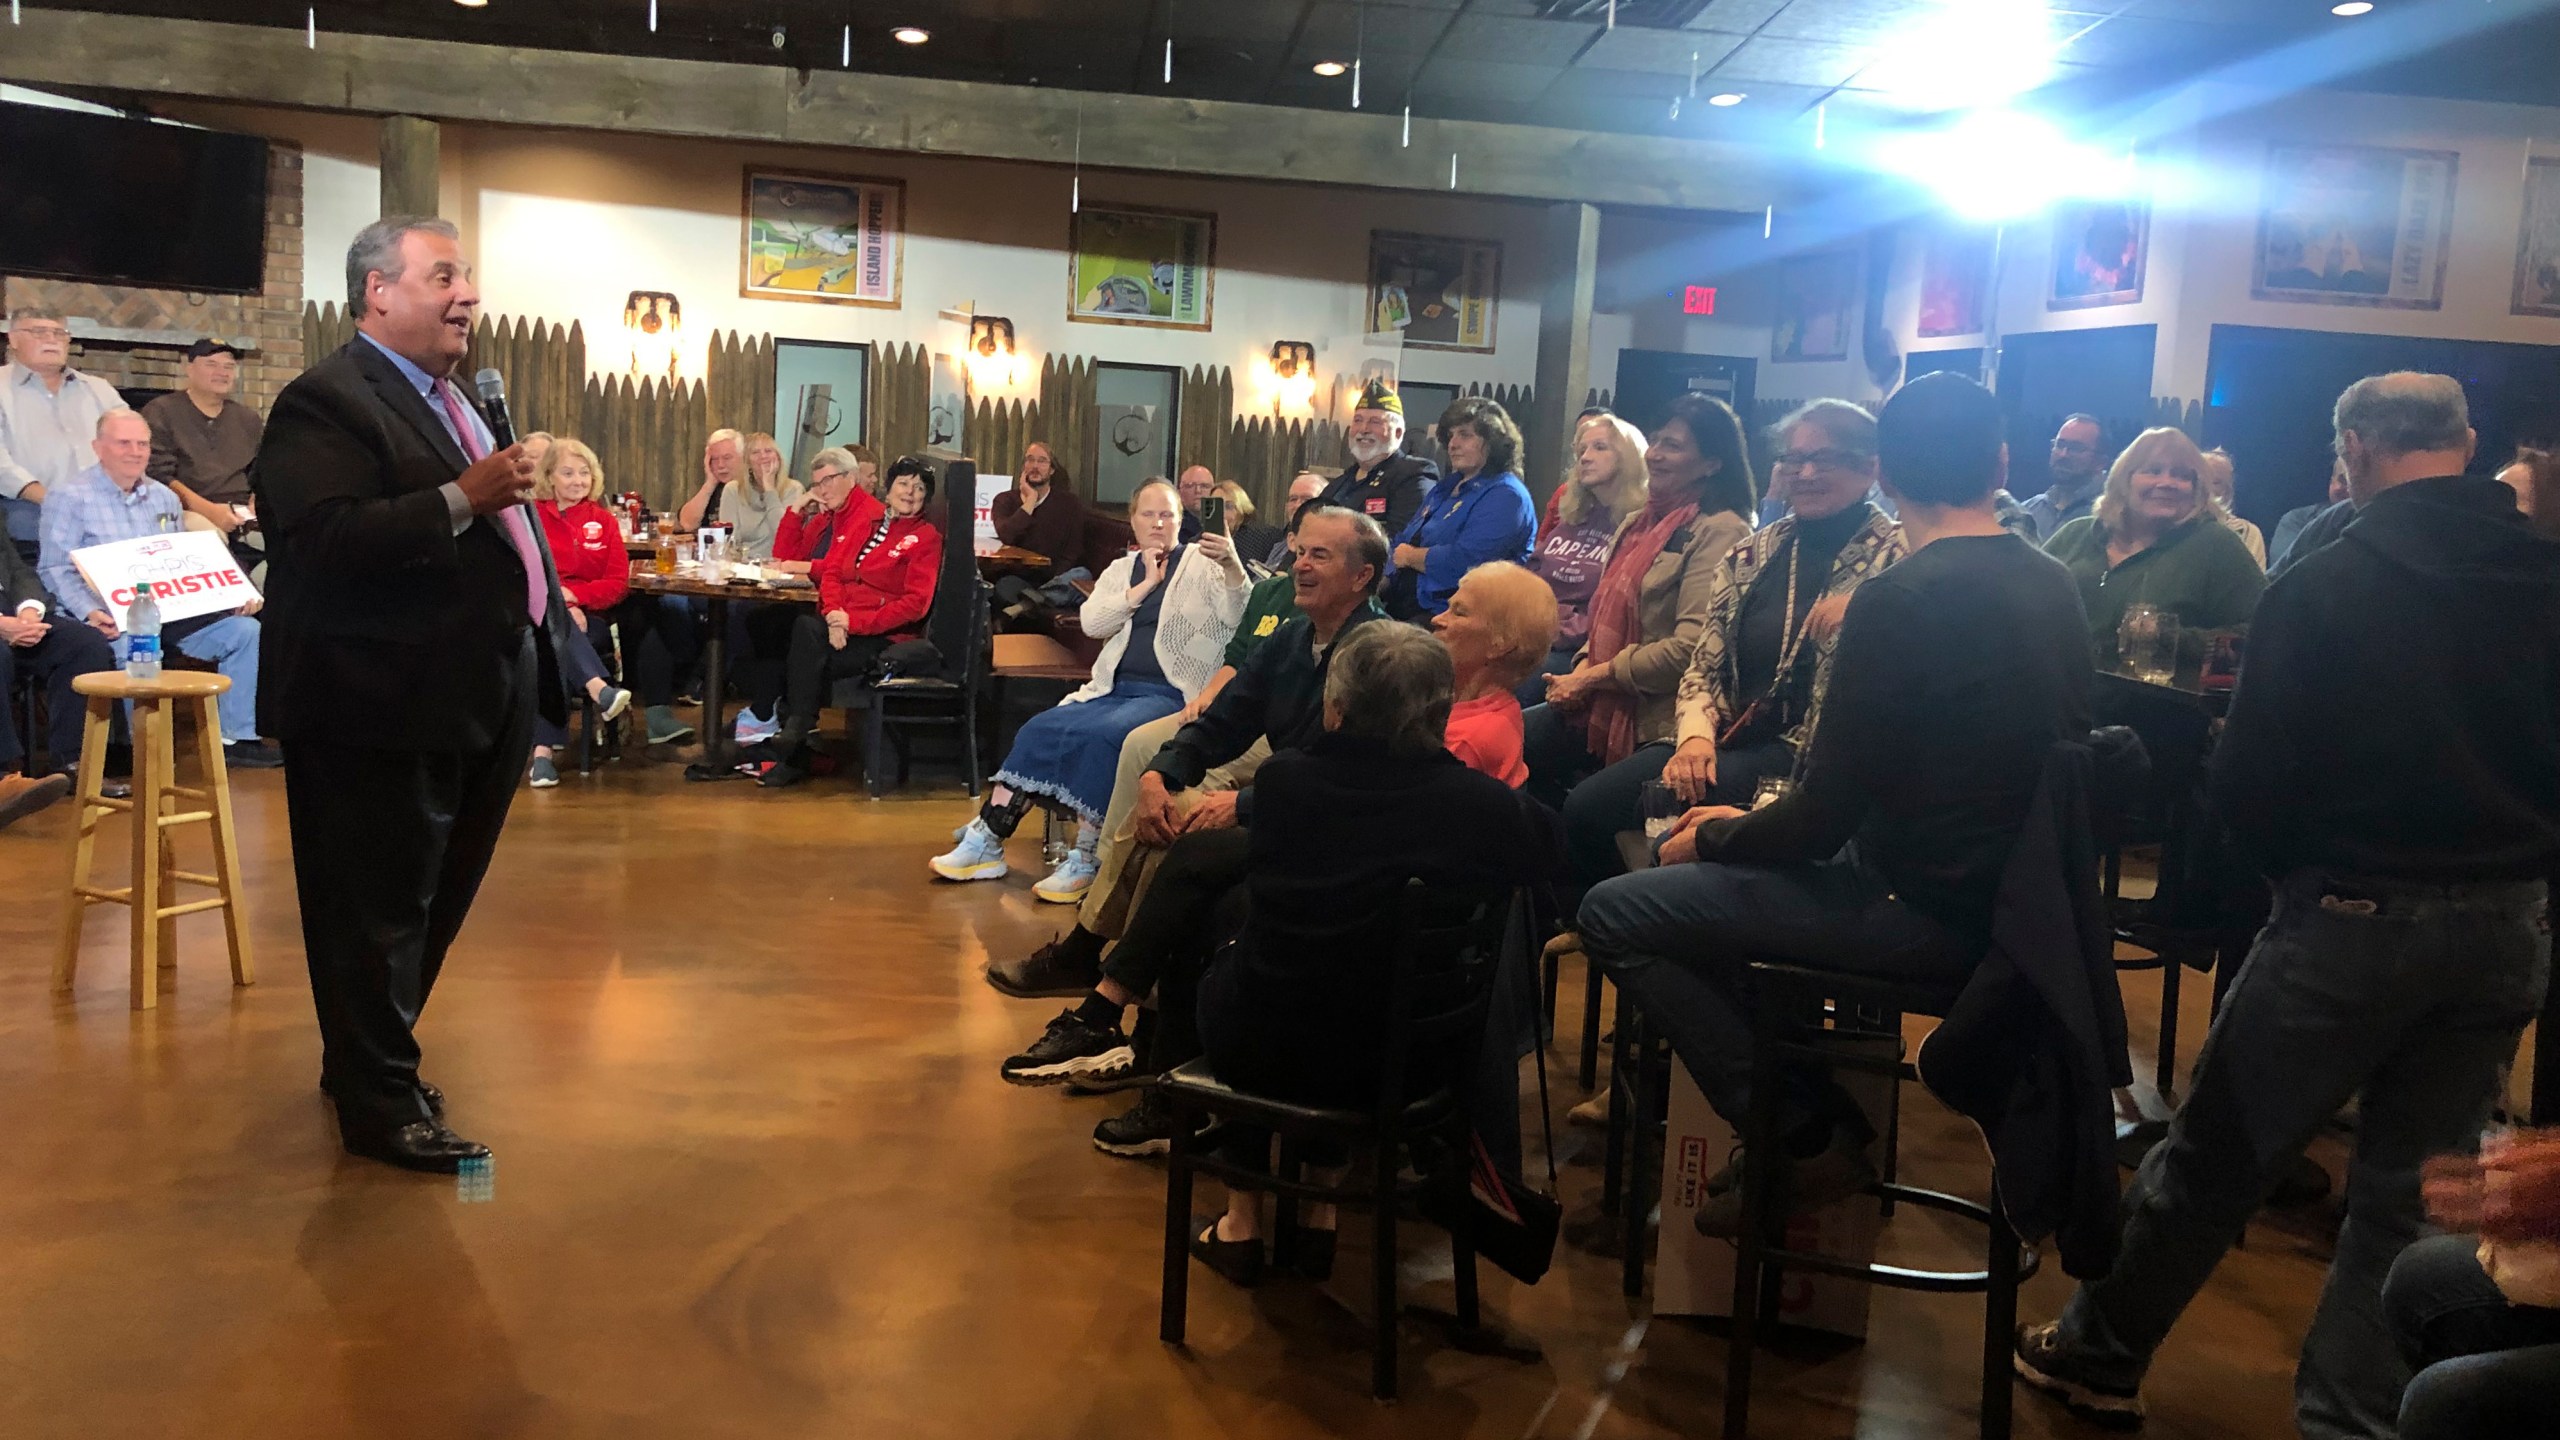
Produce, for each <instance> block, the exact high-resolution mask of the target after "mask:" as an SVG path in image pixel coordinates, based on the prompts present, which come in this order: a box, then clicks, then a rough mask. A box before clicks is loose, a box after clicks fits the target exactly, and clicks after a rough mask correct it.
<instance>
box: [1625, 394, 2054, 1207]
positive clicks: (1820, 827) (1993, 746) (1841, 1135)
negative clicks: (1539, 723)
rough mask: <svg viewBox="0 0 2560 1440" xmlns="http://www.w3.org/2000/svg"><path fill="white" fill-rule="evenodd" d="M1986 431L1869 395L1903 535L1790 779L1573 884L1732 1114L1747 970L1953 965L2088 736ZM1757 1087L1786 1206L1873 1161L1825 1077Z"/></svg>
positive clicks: (1863, 1170) (1912, 972)
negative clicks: (1638, 858) (1763, 1091)
mask: <svg viewBox="0 0 2560 1440" xmlns="http://www.w3.org/2000/svg"><path fill="white" fill-rule="evenodd" d="M2003 429H2004V420H2003V416H2002V414H2001V410H2000V405H1999V402H1998V401H1997V400H1995V399H1993V398H1992V396H1991V393H1990V392H1989V391H1987V390H1985V389H1983V388H1982V387H1981V386H1980V385H1977V384H1975V383H1974V382H1973V381H1971V380H1967V379H1964V378H1962V377H1960V376H1956V375H1951V374H1945V373H1940V374H1934V375H1925V376H1922V377H1921V378H1920V379H1918V380H1914V381H1912V382H1911V383H1910V384H1908V385H1905V386H1903V387H1902V389H1901V390H1899V391H1898V392H1896V393H1895V395H1894V396H1893V398H1892V399H1891V400H1890V401H1888V402H1886V404H1885V407H1884V413H1883V415H1882V416H1881V418H1880V419H1879V420H1878V422H1877V434H1876V439H1877V459H1878V465H1879V471H1880V474H1881V477H1882V480H1883V483H1884V486H1885V488H1886V490H1887V491H1888V492H1889V493H1891V494H1892V495H1893V497H1894V501H1895V503H1896V505H1897V507H1898V508H1899V510H1900V511H1901V515H1902V528H1903V532H1904V535H1905V536H1906V537H1907V541H1908V543H1909V545H1910V547H1911V551H1910V555H1909V557H1908V558H1906V559H1904V560H1902V561H1900V562H1898V563H1897V564H1895V565H1894V566H1893V568H1891V569H1890V570H1887V571H1885V572H1884V573H1883V574H1881V575H1878V576H1876V577H1874V578H1873V579H1870V580H1868V581H1867V582H1866V583H1865V584H1863V585H1861V586H1859V587H1858V589H1857V592H1856V593H1855V594H1854V595H1853V596H1852V597H1851V598H1850V601H1849V606H1848V613H1847V615H1846V616H1845V618H1844V619H1843V620H1842V621H1841V625H1840V638H1839V649H1838V653H1837V655H1836V657H1835V658H1834V660H1833V663H1832V674H1831V679H1830V683H1829V686H1828V694H1827V696H1826V698H1825V699H1824V702H1823V707H1822V713H1821V716H1820V719H1819V722H1818V723H1817V724H1816V726H1815V727H1814V730H1813V733H1812V737H1811V741H1810V744H1809V746H1808V749H1807V752H1806V755H1805V757H1804V764H1803V767H1802V768H1803V779H1802V781H1801V782H1800V783H1799V784H1798V785H1797V786H1796V787H1795V788H1794V789H1793V790H1792V791H1790V792H1788V793H1787V794H1786V795H1784V796H1782V797H1780V798H1779V799H1777V800H1775V801H1773V802H1771V803H1770V804H1768V805H1765V806H1762V807H1761V808H1759V809H1757V810H1751V811H1747V812H1746V811H1743V810H1740V809H1737V808H1735V807H1733V806H1730V805H1717V806H1701V807H1698V808H1696V809H1693V810H1690V811H1689V812H1688V813H1687V814H1685V815H1683V816H1682V817H1681V818H1680V820H1679V821H1678V822H1677V824H1676V825H1675V826H1674V827H1673V828H1672V829H1671V830H1670V831H1669V832H1668V833H1667V834H1666V835H1665V836H1664V838H1663V840H1662V844H1661V851H1660V859H1661V864H1660V867H1659V868H1657V869H1653V870H1647V871H1642V872H1639V873H1636V874H1632V875H1622V876H1619V877H1617V878H1616V879H1612V880H1608V881H1605V882H1603V883H1602V884H1601V885H1599V886H1598V887H1597V888H1595V889H1593V890H1592V891H1591V893H1590V895H1589V896H1588V897H1587V898H1585V899H1584V901H1583V903H1582V912H1581V932H1582V943H1583V948H1584V950H1585V951H1586V952H1587V953H1588V954H1589V955H1590V957H1591V958H1592V960H1594V961H1596V962H1597V963H1599V964H1600V965H1602V966H1604V967H1605V968H1606V969H1607V970H1608V972H1609V973H1610V975H1611V976H1612V978H1614V979H1615V980H1616V981H1617V982H1618V984H1619V985H1620V986H1621V987H1623V988H1624V990H1625V992H1626V993H1627V994H1628V995H1629V996H1630V997H1632V998H1633V999H1634V1000H1635V1001H1637V1002H1638V1003H1640V1004H1642V1005H1643V1006H1644V1007H1645V1011H1646V1013H1647V1015H1648V1016H1650V1017H1651V1018H1652V1020H1653V1021H1654V1022H1655V1023H1656V1024H1657V1025H1658V1026H1659V1027H1660V1028H1661V1030H1662V1031H1663V1033H1665V1034H1667V1035H1668V1036H1669V1038H1670V1040H1671V1044H1672V1048H1673V1050H1674V1051H1675V1052H1676V1053H1677V1054H1678V1055H1679V1057H1680V1060H1681V1062H1682V1063H1683V1064H1684V1065H1686V1066H1687V1067H1688V1069H1689V1073H1690V1075H1691V1076H1692V1077H1693V1078H1694V1079H1695V1080H1696V1081H1697V1083H1698V1088H1699V1089H1700V1090H1701V1091H1702V1092H1704V1094H1705V1096H1706V1099H1707V1103H1708V1104H1710V1105H1712V1106H1713V1107H1714V1108H1715V1110H1716V1113H1717V1114H1719V1115H1722V1116H1723V1117H1725V1119H1726V1120H1727V1121H1729V1122H1731V1123H1732V1124H1733V1125H1734V1126H1735V1127H1736V1128H1737V1129H1739V1128H1740V1127H1741V1126H1742V1125H1743V1123H1744V1121H1745V1119H1746V1117H1747V1116H1748V1115H1749V1113H1750V1111H1749V1106H1750V1103H1751V1098H1752V1097H1751V1095H1750V1082H1751V1057H1752V1050H1753V1032H1752V1020H1751V1013H1750V1004H1751V1002H1750V989H1749V987H1748V985H1747V984H1746V983H1745V967H1746V966H1747V965H1748V964H1749V963H1750V962H1751V961H1752V960H1754V959H1760V958H1772V959H1780V960H1786V961H1790V962H1794V963H1797V964H1803V965H1811V966H1819V967H1823V968H1827V969H1835V970H1839V971H1842V972H1844V973H1850V974H1858V975H1872V976H1881V977H1890V978H1895V979H1903V980H1910V981H1921V982H1931V983H1944V984H1948V985H1956V984H1960V983H1962V982H1963V980H1964V979H1965V978H1966V977H1967V976H1968V975H1969V974H1970V973H1971V972H1972V970H1973V968H1974V966H1975V965H1976V964H1978V963H1979V962H1980V961H1981V958H1982V955H1983V952H1984V949H1985V947H1986V946H1987V945H1988V943H1989V940H1990V931H1991V917H1992V910H1993V900H1994V896H1995V895H1996V894H1997V892H1998V889H1999V885H2000V878H2001V872H2002V871H2003V870H2004V869H2005V868H2006V866H2007V864H2008V858H2009V851H2010V849H2011V848H2012V846H2013V844H2014V843H2015V841H2016V839H2017V836H2018V834H2019V832H2020V831H2021V830H2022V829H2023V828H2024V826H2025V823H2026V820H2027V815H2028V810H2029V807H2030V805H2031V804H2032V802H2033V800H2034V797H2035V793H2036V790H2037V787H2038V785H2039V783H2040V782H2041V779H2042V776H2043V771H2044V768H2045V760H2046V756H2047V753H2048V752H2049V751H2050V750H2051V749H2052V747H2053V745H2054V744H2055V743H2056V742H2058V741H2061V740H2064V739H2075V738H2078V737H2080V736H2083V735H2086V734H2087V733H2088V729H2089V691H2090V687H2091V684H2092V678H2091V674H2090V664H2089V648H2088V643H2087V627H2086V626H2085V625H2084V624H2083V623H2082V622H2081V619H2080V613H2079V605H2078V604H2077V602H2076V597H2075V596H2074V595H2073V593H2072V583H2071V577H2070V576H2069V575H2068V574H2067V573H2066V572H2064V571H2063V569H2062V568H2061V567H2060V566H2059V565H2057V564H2055V563H2054V562H2053V560H2052V559H2051V558H2050V557H2048V556H2045V555H2043V554H2040V553H2039V552H2038V551H2037V550H2036V548H2035V547H2034V546H2032V545H2030V544H2028V543H2027V542H2026V541H2024V540H2022V539H2020V538H2018V537H2017V536H2016V535H2014V534H2011V533H2009V532H2008V531H2007V530H2004V529H2003V528H2002V527H2001V525H2000V522H1999V517H1998V514H1997V511H1996V509H1995V507H1994V506H1993V503H1992V498H1991V497H1992V492H1993V491H1995V490H1997V489H1998V488H1999V487H2000V481H2001V476H2002V473H2003V471H2004V470H2005V469H2006V466H2007V454H2008V452H2007V449H2006V447H2005V446H2003V445H2002V443H2001V438H2000V437H2001V434H2002V431H2003ZM1792 443H1793V442H1790V444H1791V448H1792ZM1798 483H1799V485H1801V483H1802V480H1801V476H1799V482H1798ZM1797 503H1798V504H1799V505H1801V504H1803V503H1804V502H1803V498H1802V495H1801V492H1799V495H1798V500H1797ZM1852 842H1854V844H1853V843H1852ZM1774 1098H1775V1099H1776V1106H1775V1108H1776V1110H1777V1115H1778V1133H1779V1135H1780V1136H1781V1149H1780V1153H1778V1154H1775V1155H1767V1154H1762V1153H1759V1152H1757V1151H1753V1152H1748V1153H1745V1154H1744V1155H1743V1156H1742V1157H1741V1160H1740V1165H1742V1166H1760V1165H1767V1166H1769V1167H1770V1169H1769V1171H1768V1179H1769V1181H1770V1183H1771V1185H1772V1186H1773V1187H1774V1194H1775V1197H1776V1200H1775V1203H1776V1204H1777V1205H1778V1206H1779V1208H1780V1210H1781V1211H1782V1212H1791V1211H1794V1210H1800V1209H1809V1208H1812V1207H1815V1206H1818V1205H1821V1204H1823V1203H1826V1202H1828V1201H1830V1200H1833V1199H1836V1198H1839V1197H1840V1196H1843V1195H1847V1194H1853V1193H1856V1192H1857V1191H1859V1190H1860V1189H1862V1188H1864V1186H1866V1185H1867V1184H1869V1183H1871V1182H1872V1181H1873V1180H1874V1178H1875V1170H1874V1166H1873V1164H1872V1162H1871V1161H1870V1160H1869V1158H1868V1154H1867V1151H1868V1145H1869V1142H1870V1141H1871V1139H1872V1138H1873V1136H1872V1132H1871V1131H1870V1130H1869V1128H1868V1126H1867V1122H1866V1119H1865V1116H1864V1115H1863V1113H1862V1112H1861V1111H1860V1110H1859V1108H1858V1106H1857V1104H1856V1103H1855V1102H1854V1101H1853V1100H1851V1099H1850V1097H1849V1096H1848V1095H1847V1093H1846V1092H1844V1091H1843V1090H1841V1089H1840V1087H1839V1086H1838V1085H1837V1084H1836V1083H1835V1082H1833V1081H1832V1080H1830V1079H1829V1078H1828V1077H1826V1076H1824V1075H1822V1074H1821V1073H1820V1072H1818V1071H1815V1070H1810V1069H1801V1070H1792V1071H1790V1073H1789V1074H1788V1076H1787V1077H1786V1081H1785V1094H1784V1095H1783V1096H1782V1097H1774ZM1740 1173H1741V1172H1740V1170H1739V1168H1736V1169H1732V1170H1729V1171H1728V1172H1727V1175H1726V1176H1724V1177H1720V1180H1719V1181H1718V1182H1717V1183H1718V1184H1724V1185H1726V1186H1727V1187H1728V1188H1724V1189H1723V1190H1721V1191H1720V1192H1719V1191H1717V1190H1716V1188H1715V1186H1714V1185H1711V1186H1710V1198H1709V1200H1708V1203H1707V1205H1706V1206H1705V1208H1704V1209H1703V1210H1702V1212H1701V1213H1700V1215H1699V1217H1698V1220H1697V1225H1698V1228H1699V1229H1700V1230H1701V1231H1702V1232H1705V1233H1708V1234H1711V1235H1720V1236H1725V1237H1731V1236H1732V1235H1733V1234H1734V1233H1735V1232H1736V1230H1737V1229H1738V1223H1739V1220H1740V1207H1741V1193H1740V1186H1739V1184H1738V1183H1734V1182H1736V1181H1738V1179H1739V1176H1740Z"/></svg>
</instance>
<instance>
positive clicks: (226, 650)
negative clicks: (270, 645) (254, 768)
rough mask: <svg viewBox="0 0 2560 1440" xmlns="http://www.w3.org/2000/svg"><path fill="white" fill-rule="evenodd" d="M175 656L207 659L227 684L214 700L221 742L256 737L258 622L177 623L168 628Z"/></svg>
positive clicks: (248, 618)
mask: <svg viewBox="0 0 2560 1440" xmlns="http://www.w3.org/2000/svg"><path fill="white" fill-rule="evenodd" d="M169 633H171V634H173V635H175V636H176V637H177V643H178V653H179V654H181V655H184V656H187V657H188V658H189V659H193V660H208V661H211V662H212V663H213V666H214V668H215V669H217V670H220V671H221V672H222V673H223V676H224V678H226V679H228V680H229V681H230V682H231V688H230V689H228V690H225V691H223V692H222V697H221V698H220V699H218V700H216V701H214V710H215V711H216V712H217V713H218V714H219V715H220V716H221V717H222V743H223V744H225V745H228V744H231V743H232V742H233V741H236V740H255V739H257V738H258V621H257V617H255V616H252V615H225V616H223V617H222V618H221V619H218V620H215V621H213V622H212V623H210V624H204V625H199V624H197V623H196V622H194V621H181V622H179V623H178V624H175V625H172V626H170V627H169Z"/></svg>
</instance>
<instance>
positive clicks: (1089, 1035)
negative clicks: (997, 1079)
mask: <svg viewBox="0 0 2560 1440" xmlns="http://www.w3.org/2000/svg"><path fill="white" fill-rule="evenodd" d="M1137 1063H1138V1052H1137V1051H1136V1050H1135V1049H1133V1048H1131V1046H1130V1044H1129V1037H1128V1036H1126V1035H1123V1034H1121V1033H1120V1030H1119V1027H1118V1026H1103V1025H1095V1024H1091V1023H1088V1022H1087V1021H1085V1020H1083V1019H1081V1018H1080V1017H1078V1016H1077V1014H1076V1012H1074V1011H1073V1010H1062V1011H1060V1012H1058V1018H1057V1019H1055V1020H1052V1021H1050V1022H1049V1028H1048V1029H1046V1030H1044V1031H1042V1032H1040V1038H1039V1039H1037V1040H1034V1041H1032V1042H1031V1048H1030V1049H1028V1050H1025V1051H1023V1052H1022V1053H1021V1054H1019V1055H1016V1056H1014V1057H1012V1058H1011V1059H1009V1060H1007V1061H1005V1062H1004V1066H1003V1069H1002V1071H1001V1073H1002V1074H1003V1076H1004V1078H1005V1083H1006V1084H1009V1085H1057V1084H1061V1083H1063V1082H1065V1081H1067V1080H1069V1079H1072V1078H1074V1077H1076V1076H1079V1075H1086V1076H1100V1075H1110V1074H1114V1073H1117V1072H1119V1071H1122V1070H1129V1069H1134V1068H1135V1067H1136V1066H1137Z"/></svg>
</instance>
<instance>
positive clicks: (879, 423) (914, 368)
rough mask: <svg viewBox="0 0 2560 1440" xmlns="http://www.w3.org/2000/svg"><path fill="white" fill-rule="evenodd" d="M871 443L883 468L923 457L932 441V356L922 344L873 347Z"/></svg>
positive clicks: (891, 344) (869, 442)
mask: <svg viewBox="0 0 2560 1440" xmlns="http://www.w3.org/2000/svg"><path fill="white" fill-rule="evenodd" d="M870 400H871V405H870V412H869V413H870V422H871V423H870V426H869V429H870V432H871V438H870V440H869V441H868V442H866V443H868V444H869V445H870V446H871V448H872V450H874V451H875V452H877V453H878V454H879V456H880V462H881V464H882V465H884V466H885V465H887V464H888V463H889V462H890V461H892V460H895V459H897V458H898V457H899V456H901V455H921V454H923V453H925V450H926V449H927V448H928V447H929V446H930V445H931V443H932V441H933V356H932V354H931V353H930V352H929V351H927V350H926V349H925V348H924V347H923V346H922V345H902V344H899V343H897V342H895V341H892V342H890V343H888V344H885V345H874V346H872V347H871V396H870Z"/></svg>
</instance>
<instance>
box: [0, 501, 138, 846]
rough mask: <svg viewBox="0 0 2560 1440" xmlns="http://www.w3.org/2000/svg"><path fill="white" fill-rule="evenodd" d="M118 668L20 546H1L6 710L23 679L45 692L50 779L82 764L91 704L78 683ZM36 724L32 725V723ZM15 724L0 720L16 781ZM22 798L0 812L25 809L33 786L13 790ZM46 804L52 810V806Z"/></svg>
mask: <svg viewBox="0 0 2560 1440" xmlns="http://www.w3.org/2000/svg"><path fill="white" fill-rule="evenodd" d="M114 668H116V653H115V647H114V646H113V645H110V644H109V643H107V637H106V636H105V635H104V634H101V633H100V632H99V631H98V630H97V629H96V628H94V627H92V626H88V625H83V624H81V623H80V622H79V620H78V619H77V618H76V617H74V616H72V615H70V614H67V613H65V612H64V611H63V609H62V607H61V606H60V605H59V604H57V603H55V600H54V598H53V594H52V592H50V591H48V590H46V589H45V588H44V582H43V581H42V580H39V579H37V578H36V569H35V567H34V566H32V565H30V564H28V563H27V562H26V561H24V560H22V559H20V558H19V556H18V548H17V547H16V546H14V545H0V703H6V698H7V697H11V696H14V695H16V694H17V693H18V676H19V675H20V674H22V673H23V674H26V675H29V676H32V677H34V678H35V680H36V681H37V682H38V683H40V684H41V685H43V686H44V693H45V706H44V708H45V722H46V723H45V733H44V754H45V763H46V766H47V768H48V772H49V773H50V772H56V771H58V772H60V773H62V774H65V775H69V774H71V772H72V771H73V770H75V769H76V768H77V767H78V765H79V762H80V734H81V727H82V722H83V720H84V719H85V718H86V716H87V715H88V712H89V702H88V701H87V700H85V699H83V698H81V696H80V694H79V692H78V691H75V690H73V689H72V688H71V682H72V680H73V679H75V678H76V677H78V676H82V675H94V674H96V673H98V672H99V671H101V670H113V669H114ZM29 723H30V724H32V723H33V720H32V717H30V722H29ZM34 743H36V737H35V736H34V735H28V736H25V737H24V738H23V740H22V739H21V737H20V736H19V734H18V728H17V725H16V723H15V722H14V721H12V720H7V719H0V774H10V775H14V774H15V773H16V772H17V771H18V770H19V769H20V768H21V764H22V762H23V761H24V760H25V758H26V750H25V748H24V747H25V746H28V745H33V744H34ZM10 789H11V790H12V791H13V792H17V794H18V796H19V798H18V799H17V800H15V801H14V802H13V801H12V799H11V796H10V795H7V794H0V811H5V810H6V809H7V808H8V807H9V805H10V804H12V803H18V804H24V803H26V801H25V798H24V796H25V795H26V794H27V793H31V792H28V791H27V787H26V786H23V785H20V786H12V787H10ZM43 803H45V804H51V803H52V801H51V800H46V801H44V802H43Z"/></svg>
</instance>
